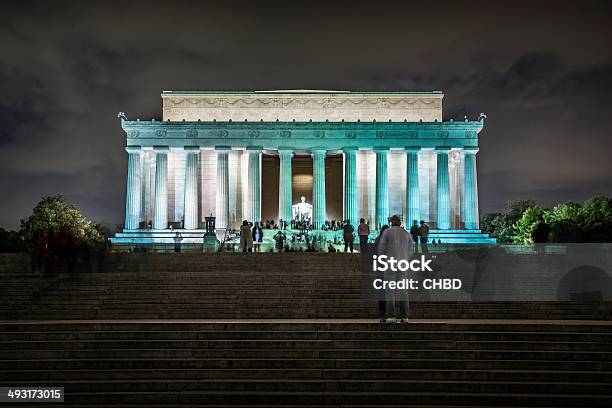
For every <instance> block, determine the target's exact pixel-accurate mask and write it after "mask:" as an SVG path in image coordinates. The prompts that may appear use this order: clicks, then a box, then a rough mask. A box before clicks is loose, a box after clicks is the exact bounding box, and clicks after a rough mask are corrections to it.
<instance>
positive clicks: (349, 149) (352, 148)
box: [342, 146, 359, 153]
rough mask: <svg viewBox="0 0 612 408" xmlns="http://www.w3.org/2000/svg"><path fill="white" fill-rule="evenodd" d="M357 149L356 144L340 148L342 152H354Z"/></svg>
mask: <svg viewBox="0 0 612 408" xmlns="http://www.w3.org/2000/svg"><path fill="white" fill-rule="evenodd" d="M358 150H359V148H358V147H357V146H345V147H343V148H342V151H343V152H344V153H355V152H357V151H358Z"/></svg>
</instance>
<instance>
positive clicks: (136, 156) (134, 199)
mask: <svg viewBox="0 0 612 408" xmlns="http://www.w3.org/2000/svg"><path fill="white" fill-rule="evenodd" d="M125 150H126V151H127V152H128V177H127V195H126V198H125V229H127V230H135V229H138V227H139V225H140V210H141V208H140V206H141V200H142V196H141V194H142V163H141V161H142V158H141V155H142V150H141V148H140V146H128V147H126V148H125Z"/></svg>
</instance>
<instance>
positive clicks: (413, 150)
mask: <svg viewBox="0 0 612 408" xmlns="http://www.w3.org/2000/svg"><path fill="white" fill-rule="evenodd" d="M420 150H421V148H420V147H418V146H416V147H415V146H411V147H407V148H406V171H407V174H406V182H407V183H408V185H407V186H406V207H407V211H406V212H407V214H406V223H405V226H406V227H408V228H409V227H410V226H412V224H413V223H414V221H417V223H418V221H419V218H420V213H419V151H420Z"/></svg>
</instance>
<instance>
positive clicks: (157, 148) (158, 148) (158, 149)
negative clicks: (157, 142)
mask: <svg viewBox="0 0 612 408" xmlns="http://www.w3.org/2000/svg"><path fill="white" fill-rule="evenodd" d="M153 151H154V152H155V153H168V151H170V147H169V146H153Z"/></svg>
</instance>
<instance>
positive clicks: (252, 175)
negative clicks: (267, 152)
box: [247, 147, 261, 223]
mask: <svg viewBox="0 0 612 408" xmlns="http://www.w3.org/2000/svg"><path fill="white" fill-rule="evenodd" d="M247 152H248V154H249V170H248V173H249V174H248V186H247V199H248V213H247V217H248V219H249V221H251V222H253V223H256V222H259V221H261V173H260V172H261V170H260V169H261V147H247Z"/></svg>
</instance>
